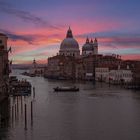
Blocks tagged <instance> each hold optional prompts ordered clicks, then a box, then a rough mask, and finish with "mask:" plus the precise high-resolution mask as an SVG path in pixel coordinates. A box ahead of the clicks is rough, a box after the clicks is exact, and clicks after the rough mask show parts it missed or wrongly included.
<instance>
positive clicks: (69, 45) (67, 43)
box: [60, 38, 79, 50]
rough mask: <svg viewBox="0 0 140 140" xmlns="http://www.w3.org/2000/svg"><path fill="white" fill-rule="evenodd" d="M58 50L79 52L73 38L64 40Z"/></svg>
mask: <svg viewBox="0 0 140 140" xmlns="http://www.w3.org/2000/svg"><path fill="white" fill-rule="evenodd" d="M60 50H79V45H78V42H77V41H76V40H75V39H74V38H65V39H64V40H63V41H62V43H61V45H60Z"/></svg>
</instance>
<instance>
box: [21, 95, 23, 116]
mask: <svg viewBox="0 0 140 140" xmlns="http://www.w3.org/2000/svg"><path fill="white" fill-rule="evenodd" d="M22 113H23V102H22V96H21V114H22Z"/></svg>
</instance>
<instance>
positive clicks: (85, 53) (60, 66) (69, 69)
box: [45, 27, 98, 79]
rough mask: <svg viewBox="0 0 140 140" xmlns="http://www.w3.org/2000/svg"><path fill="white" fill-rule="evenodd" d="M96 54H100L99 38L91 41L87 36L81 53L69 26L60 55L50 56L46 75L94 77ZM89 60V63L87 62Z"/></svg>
mask: <svg viewBox="0 0 140 140" xmlns="http://www.w3.org/2000/svg"><path fill="white" fill-rule="evenodd" d="M96 55H98V41H97V39H96V38H95V40H94V41H93V40H92V39H91V40H90V41H89V38H87V39H86V42H85V44H84V45H83V46H82V53H81V54H80V48H79V44H78V42H77V40H76V39H75V38H74V36H73V33H72V30H71V28H70V27H69V29H68V31H67V33H66V38H65V39H64V40H63V41H62V42H61V44H60V50H59V53H58V55H56V56H53V57H50V58H48V67H47V70H46V74H45V76H46V77H48V78H57V79H86V77H87V75H90V78H89V79H92V78H93V68H94V66H93V65H94V63H93V61H94V60H95V56H96ZM92 56H94V57H92ZM93 59H94V60H93ZM88 60H89V63H87V61H88ZM88 64H90V69H89V68H88V67H89V65H88ZM87 66H88V67H87Z"/></svg>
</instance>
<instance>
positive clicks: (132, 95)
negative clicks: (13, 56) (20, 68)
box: [0, 71, 140, 140]
mask: <svg viewBox="0 0 140 140" xmlns="http://www.w3.org/2000/svg"><path fill="white" fill-rule="evenodd" d="M15 74H16V75H18V78H19V79H22V78H26V79H27V80H28V81H29V82H31V84H32V86H34V87H35V97H33V95H31V96H29V97H25V98H24V97H22V98H21V97H19V98H18V99H17V98H12V97H10V98H9V100H8V102H9V105H8V106H7V107H8V109H7V112H8V113H9V116H10V117H9V119H8V120H7V121H6V123H1V126H0V140H139V139H140V92H138V91H132V90H125V89H123V88H120V87H119V86H110V87H109V86H108V85H106V84H101V83H97V84H96V86H94V85H93V84H92V83H91V82H86V83H84V82H79V83H75V82H72V81H55V80H48V79H44V78H42V77H32V78H31V77H26V76H22V75H19V74H18V73H16V71H15ZM73 85H74V86H78V87H79V88H80V91H79V92H75V93H72V92H67V93H65V92H64V93H61V92H58V93H55V92H54V91H53V88H54V87H56V86H73ZM17 100H18V101H17ZM31 101H32V102H33V118H32V121H31V115H30V114H31V107H30V103H31ZM24 104H26V105H27V125H26V128H25V114H24ZM15 105H18V108H17V106H16V108H17V109H16V114H15V112H14V114H12V107H13V111H15V110H14V109H15Z"/></svg>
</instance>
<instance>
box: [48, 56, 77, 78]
mask: <svg viewBox="0 0 140 140" xmlns="http://www.w3.org/2000/svg"><path fill="white" fill-rule="evenodd" d="M45 77H47V78H54V79H74V78H75V58H74V57H73V56H65V55H56V56H54V57H50V58H48V66H47V71H46V73H45Z"/></svg>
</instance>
